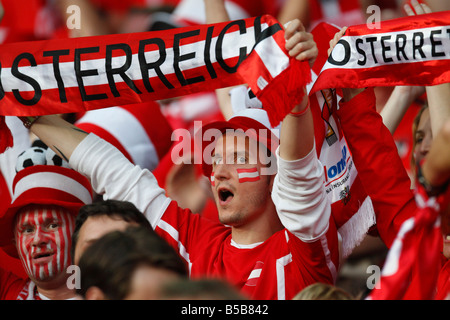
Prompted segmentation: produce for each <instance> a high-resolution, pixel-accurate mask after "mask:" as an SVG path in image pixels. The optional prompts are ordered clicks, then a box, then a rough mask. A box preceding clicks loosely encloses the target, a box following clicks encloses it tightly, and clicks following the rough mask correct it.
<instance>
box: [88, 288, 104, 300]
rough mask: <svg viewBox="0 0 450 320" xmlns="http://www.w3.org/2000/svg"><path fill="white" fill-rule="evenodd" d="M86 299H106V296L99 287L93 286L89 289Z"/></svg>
mask: <svg viewBox="0 0 450 320" xmlns="http://www.w3.org/2000/svg"><path fill="white" fill-rule="evenodd" d="M85 300H106V297H105V295H104V293H103V291H102V290H101V289H100V288H99V287H95V286H93V287H90V288H89V289H87V291H86V297H85Z"/></svg>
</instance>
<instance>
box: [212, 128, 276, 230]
mask: <svg viewBox="0 0 450 320" xmlns="http://www.w3.org/2000/svg"><path fill="white" fill-rule="evenodd" d="M259 150H261V149H259ZM260 159H261V157H258V148H256V144H252V142H251V139H249V138H247V137H245V135H244V134H243V133H240V132H234V133H228V134H226V135H223V136H222V137H220V138H219V139H218V140H217V143H216V146H215V149H214V153H213V157H212V174H211V180H213V181H214V182H213V183H212V191H213V194H214V199H215V201H216V205H217V208H218V212H219V220H220V221H221V222H222V223H223V224H226V225H230V226H234V227H238V226H242V225H244V224H246V223H249V222H251V221H252V220H253V219H256V218H257V217H258V216H259V215H260V214H261V213H262V212H263V211H264V210H265V209H266V208H267V207H268V205H267V204H268V202H270V201H271V197H270V191H271V182H272V176H268V175H262V174H261V169H262V168H263V165H262V164H261V161H260Z"/></svg>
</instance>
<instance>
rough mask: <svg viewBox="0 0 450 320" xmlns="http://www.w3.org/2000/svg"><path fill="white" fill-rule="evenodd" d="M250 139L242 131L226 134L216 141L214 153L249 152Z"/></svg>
mask: <svg viewBox="0 0 450 320" xmlns="http://www.w3.org/2000/svg"><path fill="white" fill-rule="evenodd" d="M250 140H251V139H250V138H249V137H248V136H247V135H246V134H245V133H244V132H242V131H239V130H238V131H230V132H224V133H223V134H222V135H221V136H220V137H219V138H218V139H217V141H216V143H215V146H214V151H215V152H216V153H217V152H224V151H227V152H229V151H233V152H249V151H250V150H249V145H250Z"/></svg>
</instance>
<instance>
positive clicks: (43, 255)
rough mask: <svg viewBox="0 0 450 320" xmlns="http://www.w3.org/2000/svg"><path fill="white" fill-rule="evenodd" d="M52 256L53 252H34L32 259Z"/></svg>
mask: <svg viewBox="0 0 450 320" xmlns="http://www.w3.org/2000/svg"><path fill="white" fill-rule="evenodd" d="M51 256H53V252H42V253H35V254H34V255H33V260H38V259H45V258H48V257H51Z"/></svg>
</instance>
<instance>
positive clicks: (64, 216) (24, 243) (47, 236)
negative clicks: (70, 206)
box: [16, 207, 74, 280]
mask: <svg viewBox="0 0 450 320" xmlns="http://www.w3.org/2000/svg"><path fill="white" fill-rule="evenodd" d="M73 219H74V218H73V217H72V216H71V215H70V214H69V213H67V212H65V211H64V210H63V209H60V208H53V209H45V208H43V207H31V208H29V209H28V210H26V211H24V212H22V213H21V214H20V215H19V218H18V221H17V222H18V223H17V227H19V226H20V225H29V226H31V227H33V228H34V232H32V233H30V234H24V233H20V232H19V229H16V242H17V250H18V252H19V255H20V257H21V260H22V263H23V265H24V267H25V270H26V271H27V273H28V274H29V275H30V277H32V278H35V279H37V280H44V279H48V278H51V277H53V276H55V275H56V274H59V273H61V272H65V270H66V268H67V266H69V265H70V264H71V260H70V245H71V235H72V231H73V225H74V220H73ZM50 220H51V221H52V223H56V224H57V225H58V227H57V228H54V229H53V230H49V229H48V226H46V224H47V223H48V221H50ZM39 253H43V254H44V253H52V254H53V256H52V258H51V260H50V261H49V262H46V263H35V262H34V261H33V259H32V257H33V255H35V254H39Z"/></svg>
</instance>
